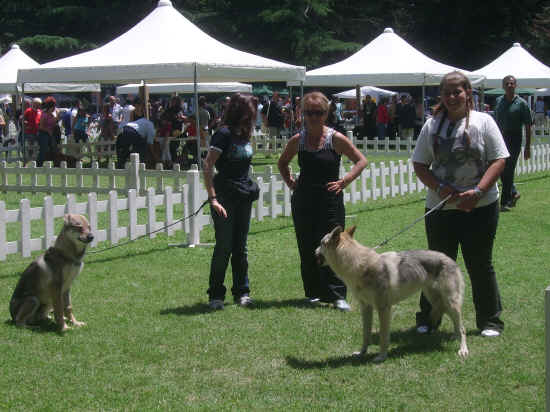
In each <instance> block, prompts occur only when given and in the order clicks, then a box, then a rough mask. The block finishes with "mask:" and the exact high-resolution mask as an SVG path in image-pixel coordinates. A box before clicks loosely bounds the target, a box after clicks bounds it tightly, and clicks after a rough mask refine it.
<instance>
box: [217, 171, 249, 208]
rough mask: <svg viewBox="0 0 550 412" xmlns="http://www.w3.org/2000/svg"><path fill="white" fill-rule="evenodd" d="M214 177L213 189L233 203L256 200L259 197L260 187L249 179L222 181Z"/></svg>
mask: <svg viewBox="0 0 550 412" xmlns="http://www.w3.org/2000/svg"><path fill="white" fill-rule="evenodd" d="M218 176H220V175H216V176H215V177H214V187H215V188H216V192H219V193H220V194H221V195H222V196H223V197H226V198H229V199H233V200H235V201H250V202H253V201H255V200H258V198H259V197H260V187H259V186H258V184H257V183H256V182H255V181H253V180H252V179H251V178H250V177H248V178H247V179H245V180H233V179H222V178H220V177H218Z"/></svg>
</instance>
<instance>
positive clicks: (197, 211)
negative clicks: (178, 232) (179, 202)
mask: <svg viewBox="0 0 550 412" xmlns="http://www.w3.org/2000/svg"><path fill="white" fill-rule="evenodd" d="M207 203H208V199H206V200H205V201H204V202H202V205H200V206H199V208H198V209H197V210H196V211H195V212H193V213H191V214H190V215H189V216H187V217H184V218H181V219H179V220H176V221H175V222H174V223H170V224H169V225H166V226H163V227H161V228H160V229H157V230H153V231H152V232H147V233H145V234H144V235H141V236H138V237H136V238H135V239H132V240H128V241H127V242H124V243H118V244H116V245H114V246H111V247H107V248H105V249H100V250H91V251H90V252H88V254H89V255H90V254H96V253H103V252H105V251H107V250H111V249H116V248H117V247H121V246H126V245H127V244H129V243H132V242H135V241H136V240H139V239H142V238H144V237H147V236H149V235H152V234H153V233H157V232H160V231H162V230H164V229H167V228H169V227H171V226H174V225H176V224H178V223H180V222H184V221H186V220H187V219H190V218H192V217H193V216H196V215H197V214H198V213H199V212H200V211H201V209H202V208H203V207H204V205H205V204H207Z"/></svg>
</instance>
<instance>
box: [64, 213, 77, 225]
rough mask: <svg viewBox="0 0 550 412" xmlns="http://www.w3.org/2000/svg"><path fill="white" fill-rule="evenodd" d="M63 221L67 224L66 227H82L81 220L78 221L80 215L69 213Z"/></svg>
mask: <svg viewBox="0 0 550 412" xmlns="http://www.w3.org/2000/svg"><path fill="white" fill-rule="evenodd" d="M63 221H64V223H65V226H80V224H81V223H80V220H79V219H78V215H73V214H72V213H67V214H66V215H65V216H64V217H63Z"/></svg>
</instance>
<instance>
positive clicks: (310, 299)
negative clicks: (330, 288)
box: [306, 298, 321, 305]
mask: <svg viewBox="0 0 550 412" xmlns="http://www.w3.org/2000/svg"><path fill="white" fill-rule="evenodd" d="M306 301H307V303H310V304H312V305H316V304H318V303H320V302H321V299H319V298H307V299H306Z"/></svg>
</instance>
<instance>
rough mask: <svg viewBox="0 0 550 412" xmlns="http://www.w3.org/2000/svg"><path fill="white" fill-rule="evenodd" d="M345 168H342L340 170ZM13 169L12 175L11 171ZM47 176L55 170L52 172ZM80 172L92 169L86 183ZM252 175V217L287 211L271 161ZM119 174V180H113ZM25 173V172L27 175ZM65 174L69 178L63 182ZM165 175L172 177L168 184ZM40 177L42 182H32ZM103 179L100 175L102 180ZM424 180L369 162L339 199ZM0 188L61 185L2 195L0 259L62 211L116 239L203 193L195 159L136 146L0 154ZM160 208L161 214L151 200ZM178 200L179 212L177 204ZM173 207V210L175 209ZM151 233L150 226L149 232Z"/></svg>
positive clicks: (545, 156)
mask: <svg viewBox="0 0 550 412" xmlns="http://www.w3.org/2000/svg"><path fill="white" fill-rule="evenodd" d="M545 170H550V145H537V146H534V147H533V148H532V156H531V159H530V160H528V161H525V160H523V157H522V158H521V160H520V162H519V163H518V166H517V169H516V171H517V173H518V174H524V173H533V172H539V171H545ZM345 173H346V170H345V169H344V167H342V168H341V175H344V174H345ZM25 175H30V182H27V183H28V184H23V180H24V179H23V176H25ZM13 176H15V178H13ZM54 176H60V178H59V177H58V178H56V179H54ZM85 176H92V178H91V179H90V178H88V179H87V180H88V181H89V180H91V181H92V183H91V184H88V185H86V184H85V181H84V180H85V179H84V177H85ZM101 176H108V187H104V186H101V185H100V178H101ZM252 177H253V178H254V179H255V180H256V181H257V183H258V185H259V187H260V197H259V199H258V200H257V201H256V202H255V203H254V206H253V210H252V218H253V219H257V220H259V221H262V220H264V219H265V218H266V217H270V218H276V217H278V216H290V215H291V208H290V194H291V192H290V190H289V189H288V187H287V186H286V185H285V184H284V182H283V181H282V179H281V177H280V175H279V173H278V172H276V171H274V170H273V169H272V168H271V167H268V168H266V169H265V171H264V172H263V173H255V172H254V171H252ZM120 179H124V183H120V182H119V180H120ZM26 180H29V178H26ZM69 180H73V181H75V182H76V183H75V184H74V185H69V183H68V182H69ZM168 180H170V182H171V183H172V184H173V186H172V185H167V184H166V182H167V181H168ZM39 181H41V183H40V184H39ZM103 183H104V182H103ZM423 189H425V186H424V185H423V184H422V182H420V180H418V179H417V177H416V175H415V174H414V171H413V167H412V163H411V161H410V160H408V161H401V160H400V161H399V162H397V163H396V162H389V165H386V164H385V163H384V162H380V163H379V164H374V163H371V164H370V165H369V167H367V168H366V169H365V170H363V172H362V173H361V175H360V176H359V177H358V178H357V179H356V180H354V181H353V182H351V184H350V185H349V186H348V187H347V188H346V189H345V192H344V202H345V203H349V202H351V203H352V204H355V203H358V202H368V201H371V200H376V199H379V198H383V199H385V198H387V197H395V196H404V195H407V194H409V193H414V192H419V191H422V190H423ZM0 191H18V192H33V193H37V192H43V193H53V192H58V193H67V200H66V202H65V203H64V204H61V205H54V204H53V200H52V198H51V197H50V196H46V197H45V198H44V201H43V205H42V206H40V207H30V201H29V200H28V199H22V200H21V201H20V206H19V209H15V210H7V209H6V206H5V202H3V201H0V260H5V259H6V256H7V255H9V254H14V253H20V254H21V255H22V256H24V257H28V256H30V254H31V252H32V251H37V250H44V249H46V248H47V247H49V246H50V245H52V244H53V242H54V241H55V238H56V236H55V233H54V220H55V219H56V218H61V217H62V216H63V215H64V214H65V213H81V214H85V215H87V216H88V218H89V220H90V224H91V226H92V231H93V233H94V235H95V239H94V241H93V243H92V245H91V246H92V247H95V246H96V245H97V244H98V243H99V242H103V241H109V242H110V243H111V244H117V243H119V242H120V241H122V240H123V239H135V238H136V237H138V236H141V235H145V234H147V233H150V232H152V231H155V230H159V229H162V228H164V227H166V226H169V225H172V224H173V223H174V222H175V221H176V220H178V219H180V218H183V217H185V216H189V215H190V214H191V213H192V212H194V211H196V210H198V208H199V207H200V205H201V204H202V203H203V202H204V201H205V200H206V199H207V193H206V190H205V188H204V186H203V184H202V182H201V176H200V173H199V171H198V170H197V168H196V167H193V168H192V169H191V170H188V171H179V170H178V167H177V166H176V167H175V169H174V170H146V169H145V166H144V165H143V164H140V163H139V157H138V155H137V154H132V155H131V161H130V163H129V164H128V167H127V168H126V169H124V170H117V169H114V168H113V167H112V166H111V167H110V168H109V169H99V168H98V167H97V165H94V166H93V167H92V168H91V169H83V168H82V165H81V164H77V168H75V169H68V168H66V167H65V168H63V167H62V168H52V167H51V165H47V166H45V167H41V168H37V167H35V166H34V165H32V166H31V167H22V166H21V165H16V166H14V167H8V166H7V164H6V162H5V161H3V162H1V164H0ZM75 193H88V199H87V201H86V202H81V203H77V202H76V200H75V199H76V196H75ZM98 193H107V194H108V198H107V199H105V200H98V198H97V196H98V195H97V194H98ZM159 207H160V208H162V210H163V211H162V216H159V213H157V208H159ZM176 208H178V210H179V211H178V212H176ZM140 210H144V211H145V214H146V216H147V217H146V221H147V223H145V224H138V211H140ZM121 211H124V212H125V213H127V214H128V224H124V225H121V223H120V222H119V212H121ZM177 213H180V215H178V216H177V217H176V214H177ZM100 221H101V222H106V224H105V227H98V222H100ZM33 222H39V224H38V226H41V227H42V228H43V235H42V236H40V237H37V238H32V237H31V225H32V227H33V228H34V229H35V230H36V227H37V225H36V223H33ZM210 223H211V218H210V215H209V211H208V207H206V208H204V209H203V210H201V211H200V212H199V213H197V214H196V215H195V216H192V217H190V218H189V219H188V220H185V221H184V222H179V223H176V224H174V225H173V226H170V227H168V228H166V229H165V230H164V231H163V232H164V233H166V234H167V235H169V236H171V235H173V234H174V233H175V232H178V231H184V233H185V234H186V235H187V243H188V244H189V245H190V246H194V245H199V244H200V243H201V242H200V235H201V231H202V230H203V228H204V227H205V226H206V225H209V224H210ZM8 226H9V228H10V230H11V232H13V231H16V232H18V240H11V239H8V238H7V237H8ZM154 236H155V234H150V237H151V238H152V237H154Z"/></svg>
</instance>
